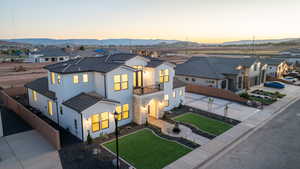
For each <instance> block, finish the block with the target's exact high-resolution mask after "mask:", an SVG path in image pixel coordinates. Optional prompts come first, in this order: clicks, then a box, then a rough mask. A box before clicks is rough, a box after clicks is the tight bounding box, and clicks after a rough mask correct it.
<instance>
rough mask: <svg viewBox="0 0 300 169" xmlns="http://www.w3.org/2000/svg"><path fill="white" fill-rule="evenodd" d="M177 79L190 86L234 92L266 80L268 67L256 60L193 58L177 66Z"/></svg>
mask: <svg viewBox="0 0 300 169" xmlns="http://www.w3.org/2000/svg"><path fill="white" fill-rule="evenodd" d="M175 72H176V78H177V79H179V80H181V81H183V82H185V83H189V84H195V85H204V86H210V87H215V88H222V89H228V90H231V91H234V92H238V91H242V90H244V89H249V88H250V87H252V86H256V85H260V84H261V83H264V82H265V80H266V65H265V64H262V63H261V62H260V61H259V60H258V59H256V58H224V57H192V58H190V59H189V60H188V61H186V62H185V63H183V64H179V65H177V66H176V71H175Z"/></svg>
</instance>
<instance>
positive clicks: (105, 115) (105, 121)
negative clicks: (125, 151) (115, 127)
mask: <svg viewBox="0 0 300 169" xmlns="http://www.w3.org/2000/svg"><path fill="white" fill-rule="evenodd" d="M108 114H109V113H108V112H103V113H101V129H107V128H108V127H109V120H108Z"/></svg>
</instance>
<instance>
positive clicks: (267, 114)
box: [165, 86, 300, 169]
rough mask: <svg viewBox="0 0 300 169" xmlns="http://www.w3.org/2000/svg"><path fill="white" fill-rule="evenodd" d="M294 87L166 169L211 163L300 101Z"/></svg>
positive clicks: (296, 89)
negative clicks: (284, 95) (281, 97)
mask: <svg viewBox="0 0 300 169" xmlns="http://www.w3.org/2000/svg"><path fill="white" fill-rule="evenodd" d="M294 87H296V86H293V87H291V88H288V89H286V90H285V92H287V93H286V94H288V95H287V96H286V97H284V98H283V99H280V100H279V101H277V102H275V103H273V104H272V105H270V106H265V108H264V109H263V110H262V111H260V112H259V113H256V114H254V115H253V116H251V117H249V118H248V119H246V120H244V121H243V122H242V123H240V124H238V125H237V126H234V127H233V128H232V129H230V130H228V131H226V132H225V133H223V134H222V135H220V136H218V137H216V138H215V139H213V140H211V141H210V142H208V143H207V144H205V145H203V146H201V147H199V148H197V149H195V150H193V151H192V152H191V153H188V154H187V155H185V156H183V157H182V158H180V159H178V160H176V161H175V162H173V163H171V164H169V165H168V166H166V167H165V169H183V168H184V169H196V168H201V167H203V166H204V165H205V164H207V163H209V161H210V160H211V159H213V158H215V157H216V156H217V155H218V154H220V153H221V152H223V151H224V150H225V149H227V148H228V147H230V146H232V145H233V144H234V143H236V142H238V140H240V139H241V138H243V137H244V136H245V135H247V134H252V133H253V132H254V131H256V130H258V129H260V127H261V126H263V125H264V124H265V123H266V122H267V121H268V120H270V119H272V117H274V116H275V115H276V114H278V113H280V112H282V111H283V110H285V109H286V108H288V107H289V106H290V104H292V103H294V102H295V101H297V100H299V98H300V87H296V88H294ZM299 103H300V102H299ZM283 113H284V112H283ZM299 116H300V114H299ZM279 127H280V126H279ZM267 139H271V138H266V137H263V138H261V141H262V143H263V142H264V141H266V140H267ZM277 139H279V138H277ZM256 146H258V145H256ZM274 148H275V147H274ZM253 154H255V153H253ZM262 161H264V162H266V161H265V160H264V159H262ZM298 162H299V161H298ZM219 167H220V168H224V167H223V166H222V165H220V166H219ZM226 169H227V168H226ZM230 169H231V168H230ZM232 169H242V167H237V168H236V167H233V168H232ZM262 169H265V168H262ZM266 169H267V168H266Z"/></svg>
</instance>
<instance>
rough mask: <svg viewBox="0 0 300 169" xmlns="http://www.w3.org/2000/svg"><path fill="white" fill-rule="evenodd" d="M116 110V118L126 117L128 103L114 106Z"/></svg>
mask: <svg viewBox="0 0 300 169" xmlns="http://www.w3.org/2000/svg"><path fill="white" fill-rule="evenodd" d="M116 112H117V113H118V120H123V119H128V117H129V105H128V104H123V106H121V105H119V106H117V107H116Z"/></svg>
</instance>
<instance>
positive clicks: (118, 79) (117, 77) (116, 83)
mask: <svg viewBox="0 0 300 169" xmlns="http://www.w3.org/2000/svg"><path fill="white" fill-rule="evenodd" d="M114 89H115V90H116V91H118V90H121V76H120V75H115V76H114Z"/></svg>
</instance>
